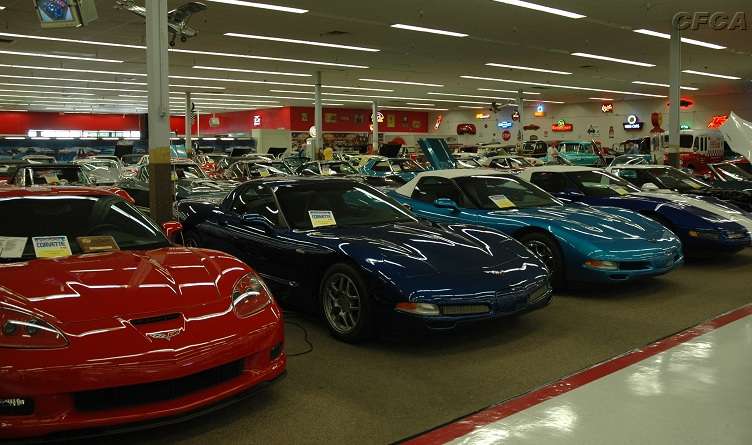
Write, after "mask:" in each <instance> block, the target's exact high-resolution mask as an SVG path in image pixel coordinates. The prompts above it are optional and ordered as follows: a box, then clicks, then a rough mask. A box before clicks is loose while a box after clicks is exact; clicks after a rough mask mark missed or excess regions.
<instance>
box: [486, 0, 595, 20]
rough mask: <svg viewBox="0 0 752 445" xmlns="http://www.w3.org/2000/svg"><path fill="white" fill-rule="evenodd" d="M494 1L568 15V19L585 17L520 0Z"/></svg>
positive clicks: (563, 15)
mask: <svg viewBox="0 0 752 445" xmlns="http://www.w3.org/2000/svg"><path fill="white" fill-rule="evenodd" d="M493 1H495V2H496V3H504V4H505V5H511V6H519V7H521V8H527V9H534V10H536V11H540V12H547V13H549V14H556V15H560V16H562V17H568V18H570V19H582V18H585V17H587V16H586V15H582V14H577V13H575V12H569V11H565V10H563V9H556V8H551V7H548V6H543V5H537V4H535V3H530V2H525V1H522V0H493Z"/></svg>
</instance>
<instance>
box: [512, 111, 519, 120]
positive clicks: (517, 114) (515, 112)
mask: <svg viewBox="0 0 752 445" xmlns="http://www.w3.org/2000/svg"><path fill="white" fill-rule="evenodd" d="M512 120H513V121H514V122H519V120H520V112H519V111H517V110H514V112H512Z"/></svg>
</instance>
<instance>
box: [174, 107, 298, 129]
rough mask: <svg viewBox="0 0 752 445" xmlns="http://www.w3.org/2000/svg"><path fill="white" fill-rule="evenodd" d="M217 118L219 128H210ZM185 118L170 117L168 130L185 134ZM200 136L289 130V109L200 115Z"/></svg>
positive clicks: (194, 127) (194, 126)
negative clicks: (257, 123) (256, 123)
mask: <svg viewBox="0 0 752 445" xmlns="http://www.w3.org/2000/svg"><path fill="white" fill-rule="evenodd" d="M254 116H260V117H261V125H260V126H256V127H254V126H253V117H254ZM212 117H217V118H219V126H217V127H214V128H212V127H210V126H209V119H211V118H212ZM184 122H185V118H184V117H183V116H170V129H171V130H172V131H175V132H177V133H178V134H180V135H183V134H185V123H184ZM199 122H200V124H201V135H202V136H203V135H215V134H227V133H248V132H250V131H251V129H252V128H253V129H254V130H277V129H282V130H289V129H290V108H287V107H285V108H269V109H265V110H249V111H232V112H228V113H213V114H201V116H200V119H199ZM193 134H194V135H195V134H196V123H195V122H194V123H193Z"/></svg>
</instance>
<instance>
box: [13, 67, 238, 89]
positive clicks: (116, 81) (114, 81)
mask: <svg viewBox="0 0 752 445" xmlns="http://www.w3.org/2000/svg"><path fill="white" fill-rule="evenodd" d="M0 66H2V65H0ZM0 77H3V78H9V79H32V80H54V81H57V82H60V81H63V82H84V83H107V84H115V85H146V82H124V81H118V80H95V79H72V78H66V77H41V76H18V75H10V74H0ZM170 86H173V85H170ZM196 88H212V87H196ZM223 89H224V88H223Z"/></svg>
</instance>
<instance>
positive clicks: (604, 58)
mask: <svg viewBox="0 0 752 445" xmlns="http://www.w3.org/2000/svg"><path fill="white" fill-rule="evenodd" d="M570 55H572V56H577V57H585V58H588V59H598V60H605V61H607V62H617V63H626V64H627V65H637V66H644V67H648V68H651V67H654V66H655V65H654V64H652V63H645V62H636V61H634V60H627V59H618V58H616V57H608V56H599V55H597V54H588V53H572V54H570Z"/></svg>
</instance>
